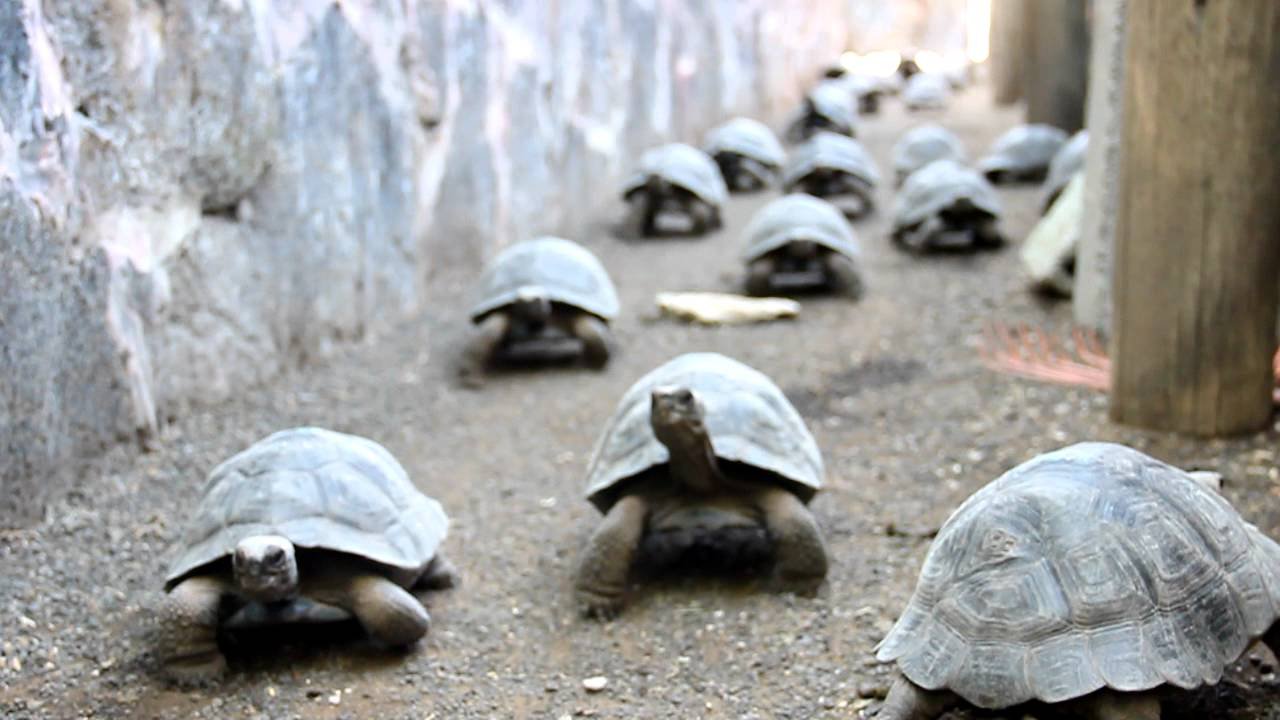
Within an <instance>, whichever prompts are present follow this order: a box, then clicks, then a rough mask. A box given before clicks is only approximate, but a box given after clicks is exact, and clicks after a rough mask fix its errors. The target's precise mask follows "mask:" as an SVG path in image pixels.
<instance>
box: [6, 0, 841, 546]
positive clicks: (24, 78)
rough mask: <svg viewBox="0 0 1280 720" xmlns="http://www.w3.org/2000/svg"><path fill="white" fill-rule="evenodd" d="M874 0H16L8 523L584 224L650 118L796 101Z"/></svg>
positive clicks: (9, 151) (662, 134)
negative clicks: (429, 295) (510, 251)
mask: <svg viewBox="0 0 1280 720" xmlns="http://www.w3.org/2000/svg"><path fill="white" fill-rule="evenodd" d="M857 4H858V3H857V2H855V3H850V2H847V1H846V0H811V1H810V2H806V3H796V4H790V3H788V4H783V3H776V2H772V0H707V1H706V2H696V3H691V2H682V1H679V0H560V1H559V2H521V1H519V0H447V1H445V0H439V1H432V2H427V1H425V0H423V1H419V2H414V1H412V0H395V1H393V0H386V1H378V0H342V1H340V2H339V1H335V0H186V1H185V2H176V3H175V2H161V1H160V0H116V1H113V2H105V1H103V2H84V1H83V0H11V1H10V2H5V3H0V237H2V238H3V240H2V241H0V242H2V243H3V244H2V245H0V526H13V525H21V524H25V523H29V522H32V521H35V520H37V519H38V518H39V517H40V516H41V513H42V509H43V508H44V506H45V503H46V501H47V499H48V498H49V497H50V495H51V494H52V493H58V492H61V491H62V490H63V489H65V488H66V487H67V486H68V485H69V483H70V477H71V476H72V475H73V474H74V469H73V468H74V467H75V464H76V463H75V461H76V460H77V459H79V458H83V457H86V456H90V455H92V454H93V453H95V452H97V451H98V450H100V449H101V448H102V447H104V446H105V445H106V444H109V443H112V442H118V441H120V440H122V439H138V440H140V441H142V442H144V443H145V442H150V441H153V439H154V438H155V433H156V430H157V428H158V427H159V426H160V425H161V424H163V423H164V422H166V421H168V420H169V419H171V418H173V417H175V416H177V415H180V414H181V413H182V412H183V410H184V408H186V407H188V406H189V404H190V403H209V402H216V401H218V400H220V399H223V398H225V397H227V396H228V395H229V394H231V393H233V392H236V391H239V390H242V389H244V388H246V387H250V386H252V385H253V384H255V383H258V382H261V381H263V380H265V379H267V378H269V377H271V376H272V375H274V374H276V373H277V372H279V371H280V370H281V369H282V368H284V367H286V366H289V365H292V364H297V363H300V362H304V361H307V360H309V359H314V358H322V357H323V356H325V354H326V353H327V352H328V351H329V349H330V348H331V347H333V346H334V344H335V343H341V342H350V341H358V340H360V339H362V338H368V337H372V336H375V335H376V334H377V333H378V332H380V331H382V330H383V329H385V328H386V327H387V326H389V325H390V324H392V323H394V322H396V321H398V320H401V319H403V318H405V317H409V316H411V315H412V314H413V313H415V312H418V311H419V310H421V305H422V300H423V295H424V288H425V287H426V286H427V284H428V283H429V282H430V281H431V278H432V277H433V276H434V275H435V274H437V273H441V272H449V271H452V272H470V271H474V270H475V269H476V268H478V267H479V266H480V265H481V264H482V262H483V260H484V259H485V258H486V257H488V256H489V255H491V254H492V253H493V252H494V250H495V249H496V248H499V247H501V246H503V245H505V244H507V243H510V242H511V241H512V240H514V239H516V238H517V237H521V236H524V235H527V234H529V233H537V232H567V233H572V232H573V231H574V229H575V228H578V227H581V226H582V224H583V223H585V222H586V221H587V217H588V215H589V214H590V212H591V211H592V210H593V209H595V208H597V207H599V206H600V204H601V203H602V202H604V200H605V198H604V197H602V196H601V193H600V188H609V187H612V186H613V185H614V184H615V183H616V182H617V180H618V178H619V177H620V175H621V174H622V173H623V172H624V171H625V170H626V166H627V164H628V160H629V158H631V157H633V156H634V154H635V153H636V152H637V151H638V150H640V149H642V148H644V147H645V146H647V145H650V144H652V143H654V142H657V141H660V140H667V139H684V140H692V139H696V138H697V137H698V136H699V135H700V134H701V132H702V131H703V130H705V129H706V128H708V127H710V126H711V125H712V124H714V123H715V122H717V121H719V120H722V119H724V118H726V117H728V116H731V115H734V114H738V113H751V114H755V115H757V116H761V117H764V118H766V119H776V118H777V117H778V116H779V115H780V114H781V113H782V112H784V111H785V110H786V109H789V108H790V107H791V106H792V104H793V103H794V102H795V101H796V99H797V97H798V96H799V94H800V93H801V92H802V90H803V89H804V87H805V86H806V85H807V84H808V83H809V81H810V80H811V78H812V77H813V76H814V74H815V72H816V70H817V69H818V68H819V67H820V66H821V65H823V64H825V63H827V62H829V61H830V60H831V59H832V58H833V57H834V56H835V55H836V54H837V53H838V52H839V51H840V50H842V49H844V46H845V43H846V42H847V40H848V38H849V37H850V28H849V24H848V22H849V17H850V16H851V14H852V11H853V8H854V7H855V6H856V5H857Z"/></svg>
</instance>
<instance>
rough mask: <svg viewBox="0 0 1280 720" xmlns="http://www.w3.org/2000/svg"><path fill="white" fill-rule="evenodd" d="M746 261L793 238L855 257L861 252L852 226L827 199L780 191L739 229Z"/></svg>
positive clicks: (767, 252)
mask: <svg viewBox="0 0 1280 720" xmlns="http://www.w3.org/2000/svg"><path fill="white" fill-rule="evenodd" d="M743 235H744V236H745V237H746V239H747V246H746V249H745V250H744V252H743V259H745V260H747V261H748V262H750V261H752V260H755V259H756V258H760V257H764V256H765V255H767V254H769V253H771V252H773V251H774V250H777V249H778V248H781V247H783V246H785V245H787V244H788V243H791V242H794V241H796V240H809V241H811V242H814V243H817V244H818V245H821V246H822V247H825V248H827V249H829V250H831V251H833V252H838V253H840V254H841V255H846V256H848V257H851V258H856V257H858V256H859V255H861V253H860V252H859V250H858V241H857V239H855V237H854V234H853V228H851V227H849V222H848V221H847V220H845V217H844V214H843V213H841V212H840V210H839V209H838V208H837V207H836V206H835V205H832V204H831V203H829V202H827V201H826V200H823V199H821V198H816V197H814V196H812V195H806V194H804V193H793V194H791V195H784V196H782V197H780V198H778V199H776V200H773V201H771V202H769V203H768V204H767V205H765V206H764V207H762V208H760V209H759V210H758V211H756V214H755V215H753V216H752V217H751V221H750V222H749V223H747V228H746V230H745V231H744V232H743Z"/></svg>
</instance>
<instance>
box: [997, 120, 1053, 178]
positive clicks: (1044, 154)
mask: <svg viewBox="0 0 1280 720" xmlns="http://www.w3.org/2000/svg"><path fill="white" fill-rule="evenodd" d="M1066 142H1067V134H1066V133H1065V132H1063V131H1062V130H1059V129H1058V128H1056V127H1053V126H1052V125H1042V124H1030V125H1019V126H1017V127H1015V128H1012V129H1010V130H1008V131H1006V132H1005V133H1004V134H1003V135H1001V136H1000V137H998V138H996V141H995V142H994V143H992V144H991V149H990V150H989V151H987V155H986V156H985V157H983V158H982V160H980V161H979V162H978V169H980V170H981V171H982V172H984V173H989V172H993V171H1007V172H1012V173H1018V174H1022V173H1030V172H1034V171H1036V170H1040V169H1047V168H1048V167H1049V162H1050V161H1051V160H1053V156H1054V155H1056V154H1057V152H1058V150H1060V149H1061V148H1062V146H1063V145H1064V144H1066Z"/></svg>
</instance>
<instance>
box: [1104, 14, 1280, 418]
mask: <svg viewBox="0 0 1280 720" xmlns="http://www.w3.org/2000/svg"><path fill="white" fill-rule="evenodd" d="M1278 42H1280V2H1274V1H1273V0H1130V1H1129V16H1128V33H1127V49H1126V56H1125V86H1126V89H1127V90H1126V94H1127V100H1126V104H1125V108H1124V120H1123V126H1124V131H1123V144H1124V160H1123V163H1122V170H1123V172H1122V181H1121V184H1120V202H1119V217H1118V218H1117V237H1116V258H1115V259H1116V265H1115V276H1114V282H1115V286H1114V313H1115V318H1114V332H1113V334H1112V340H1111V344H1112V347H1111V355H1112V357H1113V358H1114V359H1115V364H1114V373H1115V375H1114V379H1113V387H1112V395H1111V416H1112V418H1113V419H1115V420H1116V421H1118V422H1122V423H1128V424H1133V425H1139V426H1142V427H1147V428H1153V429H1160V430H1172V431H1177V432H1186V433H1192V434H1196V435H1206V436H1214V435H1229V434H1235V433H1242V432H1249V431H1255V430H1259V429H1261V428H1263V427H1265V426H1266V425H1267V423H1268V422H1269V421H1270V417H1271V413H1272V402H1271V388H1272V384H1273V382H1274V381H1273V379H1272V369H1271V357H1272V354H1273V353H1274V352H1275V349H1276V312H1277V305H1278V304H1280V283H1278V278H1280V156H1277V149H1276V148H1277V142H1278V141H1280V44H1278Z"/></svg>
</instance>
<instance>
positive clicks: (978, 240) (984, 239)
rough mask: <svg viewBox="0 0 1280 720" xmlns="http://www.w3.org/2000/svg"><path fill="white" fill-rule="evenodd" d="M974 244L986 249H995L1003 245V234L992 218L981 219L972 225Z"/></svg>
mask: <svg viewBox="0 0 1280 720" xmlns="http://www.w3.org/2000/svg"><path fill="white" fill-rule="evenodd" d="M973 244H974V246H976V247H978V248H982V249H987V250H995V249H997V248H1000V247H1003V246H1004V236H1003V235H1001V234H1000V230H999V227H998V226H997V223H996V221H995V220H994V219H992V220H983V221H982V222H979V223H977V224H976V225H974V227H973Z"/></svg>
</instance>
